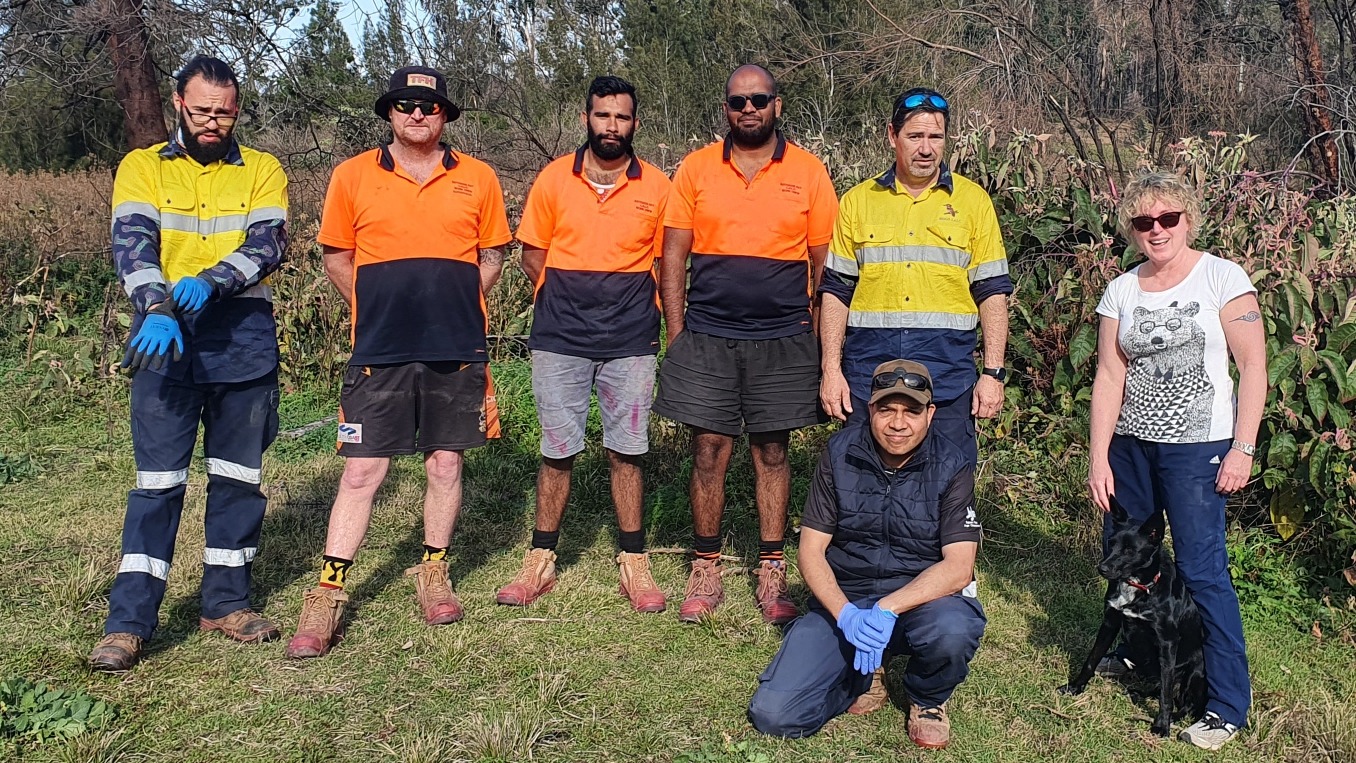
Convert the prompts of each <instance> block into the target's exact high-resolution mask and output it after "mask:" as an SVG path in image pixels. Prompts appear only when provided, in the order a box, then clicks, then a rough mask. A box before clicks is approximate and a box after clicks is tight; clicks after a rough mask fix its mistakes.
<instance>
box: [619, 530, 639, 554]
mask: <svg viewBox="0 0 1356 763" xmlns="http://www.w3.org/2000/svg"><path fill="white" fill-rule="evenodd" d="M617 545H618V546H621V550H622V552H623V553H627V554H643V553H645V531H644V530H636V531H635V532H627V531H626V530H618V531H617Z"/></svg>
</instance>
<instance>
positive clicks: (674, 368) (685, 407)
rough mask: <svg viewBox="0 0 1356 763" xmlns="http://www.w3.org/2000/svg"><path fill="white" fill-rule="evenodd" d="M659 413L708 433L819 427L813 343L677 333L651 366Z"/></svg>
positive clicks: (808, 338) (806, 338)
mask: <svg viewBox="0 0 1356 763" xmlns="http://www.w3.org/2000/svg"><path fill="white" fill-rule="evenodd" d="M654 411H655V413H658V414H659V415H661V416H663V417H665V418H669V419H673V420H674V421H678V422H681V423H683V424H687V425H689V426H693V427H698V428H701V429H709V430H710V431H712V432H719V433H720V434H727V435H731V436H736V437H737V436H738V435H740V434H742V433H743V432H780V431H784V430H790V429H799V428H801V427H808V426H813V425H815V424H822V423H824V422H825V421H827V417H826V416H825V415H824V412H823V410H822V409H821V408H820V406H819V339H818V337H816V336H815V334H814V333H813V332H809V331H807V332H805V333H803V334H796V335H795V336H788V337H782V338H779V339H725V338H722V337H718V336H712V335H710V334H702V333H699V332H696V331H692V330H690V329H688V330H684V331H683V332H682V333H681V334H679V335H678V338H677V339H675V340H674V342H673V344H671V345H669V348H668V352H667V353H666V354H665V356H664V362H663V364H661V365H660V367H659V393H658V396H657V397H656V398H655V401H654Z"/></svg>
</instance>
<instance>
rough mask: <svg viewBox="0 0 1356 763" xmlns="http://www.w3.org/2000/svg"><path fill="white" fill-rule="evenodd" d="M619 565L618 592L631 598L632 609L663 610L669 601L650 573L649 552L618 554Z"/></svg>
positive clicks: (645, 610) (639, 610) (638, 610)
mask: <svg viewBox="0 0 1356 763" xmlns="http://www.w3.org/2000/svg"><path fill="white" fill-rule="evenodd" d="M617 566H618V568H619V571H620V573H621V585H620V586H619V587H618V589H617V593H620V594H621V595H622V596H625V597H626V598H628V599H630V600H631V609H634V610H635V611H637V612H663V611H664V608H665V607H667V606H668V603H667V602H666V601H665V600H664V592H663V591H661V590H659V586H658V585H656V584H655V582H654V576H653V575H651V574H650V555H649V554H628V553H626V552H625V551H623V552H621V553H620V554H617Z"/></svg>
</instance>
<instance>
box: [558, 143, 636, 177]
mask: <svg viewBox="0 0 1356 763" xmlns="http://www.w3.org/2000/svg"><path fill="white" fill-rule="evenodd" d="M588 150H589V144H588V143H585V144H584V145H582V146H580V147H579V148H578V149H577V150H576V151H575V152H574V174H576V175H579V174H582V173H583V172H584V152H585V151H588ZM626 179H627V180H640V160H639V159H637V158H636V154H635V152H634V151H632V152H631V163H630V164H628V165H627V166H626Z"/></svg>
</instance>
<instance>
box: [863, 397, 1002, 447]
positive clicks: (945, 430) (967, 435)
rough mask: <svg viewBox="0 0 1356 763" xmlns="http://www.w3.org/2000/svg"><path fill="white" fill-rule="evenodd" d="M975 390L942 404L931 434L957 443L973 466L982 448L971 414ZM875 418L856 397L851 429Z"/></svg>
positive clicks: (935, 415)
mask: <svg viewBox="0 0 1356 763" xmlns="http://www.w3.org/2000/svg"><path fill="white" fill-rule="evenodd" d="M974 396H975V388H974V387H971V388H969V389H967V390H965V392H964V393H963V394H962V395H961V396H960V397H958V398H956V399H955V400H939V401H936V403H937V412H936V413H934V414H933V415H932V427H931V429H930V431H932V432H935V433H937V434H939V435H941V436H942V437H945V438H946V439H948V440H950V441H951V442H953V443H955V445H956V447H958V448H960V449H961V452H962V453H964V454H965V457H966V458H967V459H969V462H970V463H971V464H972V465H973V464H975V463H978V461H979V446H978V445H976V444H975V417H974V416H973V415H971V413H970V406H971V405H972V403H971V400H973V399H974ZM870 417H871V413H870V412H869V411H868V410H867V405H866V401H865V400H863V399H862V398H859V397H857V396H856V395H853V396H852V413H851V414H849V415H848V420H847V423H848V424H849V425H854V426H855V425H857V424H866V423H867V420H868V419H869V418H870Z"/></svg>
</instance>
